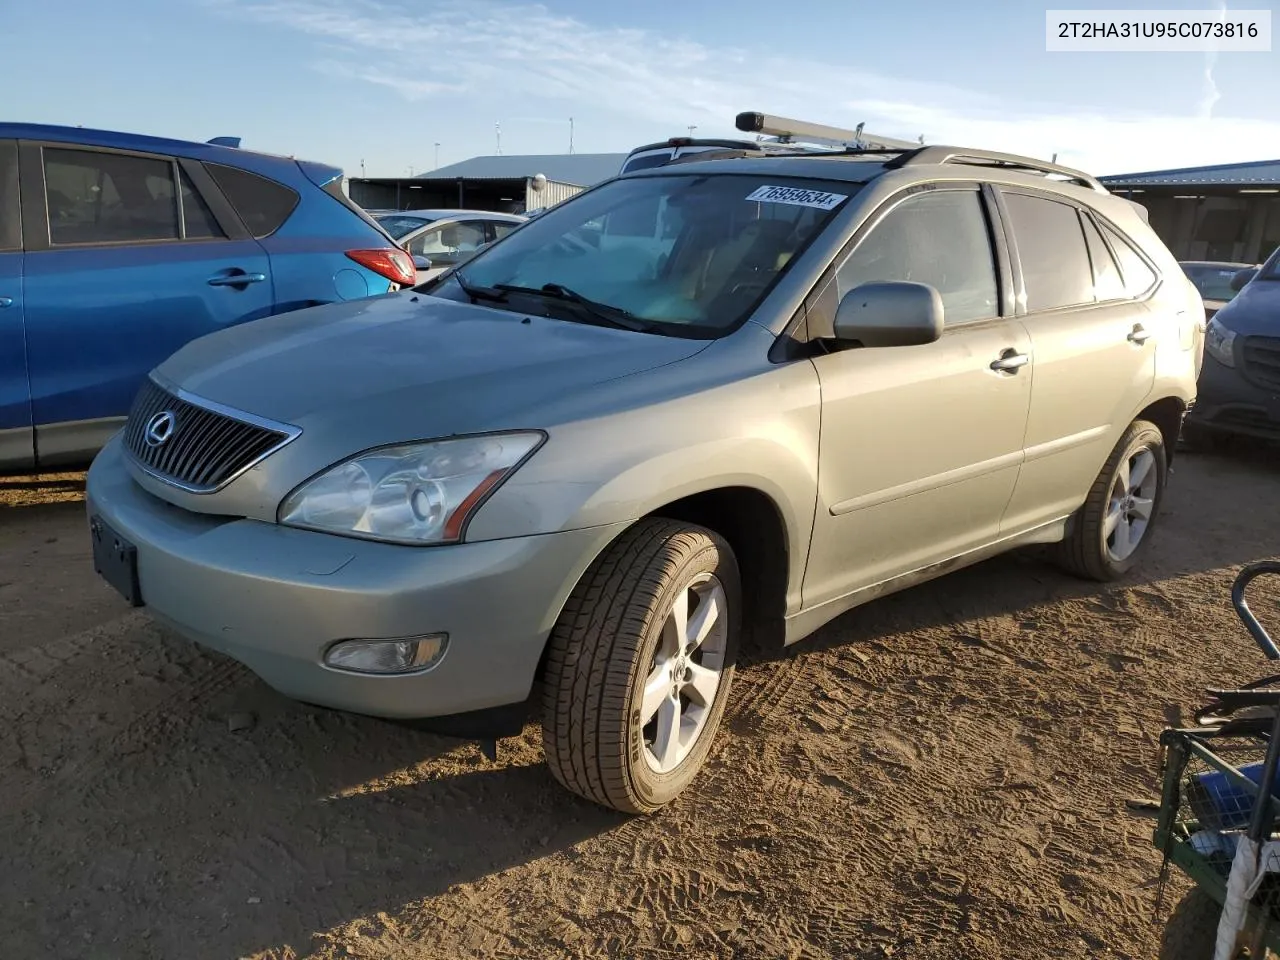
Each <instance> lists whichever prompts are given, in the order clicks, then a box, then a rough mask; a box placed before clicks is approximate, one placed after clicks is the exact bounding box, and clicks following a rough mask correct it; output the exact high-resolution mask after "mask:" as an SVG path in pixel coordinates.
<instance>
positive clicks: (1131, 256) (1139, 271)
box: [1103, 224, 1156, 297]
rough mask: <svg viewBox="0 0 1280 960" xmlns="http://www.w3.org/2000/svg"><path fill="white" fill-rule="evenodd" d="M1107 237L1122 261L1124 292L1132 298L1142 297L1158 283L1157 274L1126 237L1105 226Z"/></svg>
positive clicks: (1121, 270)
mask: <svg viewBox="0 0 1280 960" xmlns="http://www.w3.org/2000/svg"><path fill="white" fill-rule="evenodd" d="M1103 229H1104V230H1106V231H1107V237H1108V238H1109V239H1110V240H1111V249H1113V250H1115V252H1116V256H1117V257H1118V258H1119V260H1120V273H1121V274H1122V275H1123V277H1124V292H1125V293H1126V294H1127V295H1128V296H1130V297H1140V296H1142V295H1143V294H1144V293H1146V292H1147V291H1148V290H1150V289H1151V288H1152V287H1153V286H1155V282H1156V273H1155V271H1154V270H1152V269H1151V268H1150V267H1149V266H1147V262H1146V261H1145V260H1143V259H1142V257H1140V256H1139V255H1138V252H1137V251H1136V250H1134V249H1133V246H1132V245H1131V244H1130V243H1129V241H1128V240H1126V239H1125V238H1124V237H1122V236H1120V234H1118V233H1117V232H1116V231H1114V230H1112V229H1111V228H1110V227H1108V226H1106V225H1105V224H1104V225H1103Z"/></svg>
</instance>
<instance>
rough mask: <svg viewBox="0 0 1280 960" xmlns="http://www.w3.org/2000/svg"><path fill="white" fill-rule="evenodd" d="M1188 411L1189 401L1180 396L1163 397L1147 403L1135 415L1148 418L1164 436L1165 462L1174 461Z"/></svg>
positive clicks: (1144, 418)
mask: <svg viewBox="0 0 1280 960" xmlns="http://www.w3.org/2000/svg"><path fill="white" fill-rule="evenodd" d="M1186 412H1187V403H1186V401H1184V400H1183V399H1182V398H1180V397H1174V396H1169V397H1161V398H1160V399H1159V400H1155V401H1153V402H1152V403H1149V404H1147V405H1146V406H1145V407H1143V408H1142V409H1141V410H1140V411H1138V413H1137V414H1136V415H1135V416H1134V418H1133V419H1134V420H1146V421H1148V422H1150V423H1154V424H1155V425H1156V427H1157V428H1159V430H1160V434H1161V436H1163V437H1164V458H1165V462H1166V463H1169V464H1172V463H1173V454H1174V450H1175V449H1176V447H1177V444H1178V436H1179V434H1181V432H1182V418H1183V416H1184V415H1185V414H1186Z"/></svg>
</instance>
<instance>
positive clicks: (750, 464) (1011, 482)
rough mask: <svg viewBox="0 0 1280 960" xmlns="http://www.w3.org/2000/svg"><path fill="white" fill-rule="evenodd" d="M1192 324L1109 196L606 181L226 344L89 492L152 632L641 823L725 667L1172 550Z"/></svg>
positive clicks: (839, 183) (182, 368) (160, 386)
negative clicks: (821, 637)
mask: <svg viewBox="0 0 1280 960" xmlns="http://www.w3.org/2000/svg"><path fill="white" fill-rule="evenodd" d="M1202 318H1203V310H1202V307H1201V303H1200V299H1199V296H1198V294H1197V293H1196V290H1195V288H1194V287H1193V286H1192V285H1191V284H1190V283H1189V282H1188V281H1187V279H1186V277H1185V276H1184V275H1183V273H1182V271H1181V270H1180V269H1179V267H1178V264H1177V263H1176V262H1175V261H1174V259H1173V257H1172V256H1171V255H1170V254H1169V252H1168V251H1167V250H1166V249H1165V247H1164V246H1163V245H1162V244H1161V242H1160V241H1159V240H1158V239H1157V238H1156V236H1155V235H1154V234H1153V233H1152V231H1151V229H1150V228H1149V227H1148V225H1147V223H1146V221H1145V219H1144V217H1143V216H1142V215H1141V212H1140V209H1139V208H1138V207H1136V206H1135V205H1134V204H1132V203H1130V202H1129V201H1127V200H1124V199H1121V198H1119V197H1115V196H1112V195H1110V194H1108V193H1107V192H1106V190H1105V189H1104V188H1103V187H1102V186H1101V185H1100V184H1099V183H1098V181H1097V180H1095V179H1094V178H1092V177H1090V176H1088V175H1086V174H1083V173H1080V172H1078V171H1074V170H1070V169H1067V168H1063V167H1058V166H1052V165H1047V164H1044V163H1041V162H1038V161H1035V160H1031V159H1028V158H1023V157H1015V156H1010V155H1005V154H994V153H989V152H985V151H975V150H959V149H953V148H947V147H938V146H930V147H922V148H918V149H912V150H898V151H893V152H888V151H886V152H879V153H876V152H868V151H861V152H859V151H832V152H831V153H830V154H829V155H818V156H815V155H813V154H803V155H795V156H774V157H758V158H739V159H721V160H705V161H693V162H689V163H681V164H672V165H669V166H664V167H659V168H655V169H650V170H644V171H640V172H637V173H634V174H628V175H625V176H620V177H618V178H615V179H613V180H610V181H607V182H605V183H603V184H601V185H599V186H597V187H595V188H593V189H591V190H588V191H586V192H584V193H582V194H580V195H578V196H576V197H574V198H573V199H571V200H569V201H567V202H565V203H562V204H560V205H558V206H555V207H553V208H551V209H549V210H547V211H546V212H545V213H544V214H543V215H542V216H540V217H538V218H537V219H535V220H532V221H530V222H529V223H528V224H527V225H525V226H524V227H522V228H521V229H520V230H518V231H516V232H514V233H512V234H510V235H509V236H507V237H506V238H504V239H502V240H499V241H498V242H496V243H494V244H493V245H492V246H490V247H488V248H486V249H484V250H483V251H482V252H481V253H479V254H478V255H477V256H476V257H475V258H474V259H472V260H470V261H469V262H468V263H466V264H464V265H462V266H461V267H459V268H457V269H455V270H453V271H450V272H449V273H447V274H445V275H443V276H441V277H440V278H437V279H435V280H432V281H430V282H428V283H427V284H424V285H420V286H419V287H417V288H415V289H411V290H405V291H401V292H398V293H394V294H388V295H386V296H382V297H377V298H373V299H369V300H365V301H361V302H354V303H341V304H334V305H330V306H322V307H317V308H314V309H308V310H302V311H299V312H295V313H289V314H286V315H282V316H276V317H270V318H267V319H263V320H260V321H256V322H254V323H251V324H247V325H244V326H239V327H235V328H232V329H228V330H225V331H223V332H220V333H215V334H213V335H210V336H207V337H204V338H203V339H200V340H197V341H195V342H193V343H191V344H190V345H188V346H186V347H184V348H183V349H182V350H180V351H179V352H178V353H177V354H175V355H174V356H172V357H171V358H170V359H169V360H167V361H166V362H164V363H162V364H161V365H160V366H159V367H157V368H156V369H155V371H154V372H153V373H152V374H151V377H150V380H149V382H148V384H147V385H146V387H145V388H144V389H143V390H142V392H141V394H140V395H139V396H138V398H137V401H136V403H135V405H134V407H133V411H132V413H131V415H130V418H129V420H128V423H127V425H126V426H125V428H124V429H123V431H122V432H121V433H120V434H119V435H118V436H116V437H115V438H114V439H113V440H112V441H111V442H110V443H109V445H108V446H107V447H106V449H105V450H104V451H103V452H102V453H101V454H100V455H99V457H98V458H97V460H96V462H95V463H94V464H93V467H92V470H91V471H90V473H89V480H88V513H89V521H90V530H91V534H92V537H93V546H94V558H95V564H96V566H97V568H98V570H99V572H100V573H101V574H102V576H103V577H105V578H106V579H107V580H108V581H109V582H110V583H112V584H113V585H115V586H116V587H117V588H118V589H119V590H120V591H121V592H122V593H123V594H124V596H125V597H126V598H128V600H129V601H130V602H132V603H133V604H135V605H138V606H145V608H146V610H147V611H148V612H149V613H150V614H151V615H152V616H154V617H155V619H156V620H158V621H160V622H162V623H165V624H167V625H169V626H170V627H171V628H172V629H174V630H176V631H177V632H179V633H180V634H182V635H184V636H186V637H188V638H190V639H191V640H194V641H195V642H197V643H200V644H203V645H206V646H208V647H211V648H213V649H215V650H219V651H222V652H223V653H225V654H228V655H230V656H231V657H234V658H235V659H237V660H239V661H241V662H243V663H244V664H246V665H248V667H249V668H251V669H252V670H253V671H255V672H256V673H257V674H258V676H260V677H261V678H262V679H263V680H264V681H266V682H267V683H268V684H270V685H271V686H272V687H274V688H276V689H277V690H279V691H281V692H283V693H284V694H287V695H288V696H291V697H295V698H297V699H299V700H302V701H306V702H308V703H312V704H318V705H322V706H327V707H333V708H338V709H342V710H348V711H354V712H358V713H362V714H369V715H374V716H380V717H386V718H393V719H398V720H412V721H415V722H422V721H424V720H429V723H426V724H424V725H426V726H428V727H429V728H433V729H439V730H443V731H444V732H448V733H453V734H455V735H462V736H475V737H481V738H485V739H493V738H496V737H500V736H505V735H510V734H513V733H515V732H518V731H519V730H520V729H522V726H523V724H524V722H525V720H526V717H527V716H528V714H529V713H530V711H532V712H533V714H534V715H535V716H536V717H537V719H539V720H540V721H541V724H542V731H543V740H544V743H545V750H546V756H547V759H548V762H549V764H550V767H551V769H552V771H553V772H554V774H555V776H556V777H557V778H559V780H560V781H561V782H562V783H563V784H564V785H565V786H566V787H568V788H569V789H570V790H573V791H575V792H577V793H578V794H581V795H582V796H584V797H588V798H590V799H591V800H593V801H596V802H598V803H600V804H604V805H606V806H609V807H613V808H616V809H618V810H623V811H630V812H635V813H646V812H651V811H654V810H656V809H658V808H659V807H661V806H662V805H663V804H665V803H667V802H668V801H670V800H671V799H672V798H673V797H675V796H676V795H677V794H679V793H680V791H681V790H682V789H683V788H685V787H686V786H687V785H688V784H689V783H690V781H691V780H692V779H693V778H694V776H695V774H696V773H697V771H698V769H699V767H700V766H701V765H702V764H703V762H704V760H705V759H706V757H707V755H708V752H709V751H710V750H711V749H712V744H713V740H714V737H715V734H716V730H717V727H718V725H719V722H720V718H721V715H722V713H723V711H724V709H725V703H726V700H727V699H728V697H729V691H730V685H731V682H732V679H733V669H734V662H735V658H736V656H737V654H738V651H739V649H740V648H742V647H743V646H744V645H745V644H747V643H748V642H750V643H753V644H758V643H775V644H779V645H781V644H790V643H794V642H796V641H798V640H800V639H802V638H803V637H805V636H806V635H807V634H809V633H811V632H813V631H814V630H816V629H817V628H818V627H820V626H822V625H823V624H824V623H826V622H827V621H829V620H831V619H832V618H834V617H836V616H838V615H840V614H841V613H843V612H845V611H847V610H849V609H850V608H852V607H855V606H857V605H858V604H860V603H863V602H866V601H868V600H871V599H872V598H875V597H878V596H882V595H884V594H885V593H888V592H891V591H894V590H898V589H901V588H903V587H906V586H910V585H912V584H915V583H918V582H920V581H922V580H925V579H927V578H929V577H932V576H935V575H938V574H940V573H943V572H945V571H949V570H954V569H956V568H957V567H959V566H962V565H964V564H968V563H972V562H974V561H978V560H980V559H982V558H984V557H989V556H991V555H993V554H995V553H998V552H1000V551H1004V550H1009V549H1011V548H1014V547H1017V546H1020V545H1024V544H1033V543H1034V544H1054V545H1055V547H1054V548H1053V549H1056V551H1057V553H1058V555H1059V556H1060V558H1061V562H1062V563H1063V564H1064V565H1065V566H1066V567H1067V568H1068V569H1069V570H1071V571H1073V572H1075V573H1077V574H1079V575H1082V576H1085V577H1089V578H1094V579H1097V580H1109V579H1112V578H1116V577H1119V576H1121V575H1123V574H1124V573H1125V572H1126V571H1128V570H1129V569H1130V568H1131V567H1132V566H1133V565H1134V563H1135V561H1137V560H1138V558H1139V557H1140V556H1141V554H1142V552H1143V550H1144V549H1146V548H1147V546H1148V542H1149V541H1150V539H1151V532H1152V527H1153V524H1155V522H1156V520H1157V517H1158V515H1159V508H1160V502H1161V498H1162V495H1163V493H1164V487H1165V482H1166V477H1167V470H1168V465H1169V461H1170V459H1171V457H1172V456H1173V450H1174V442H1175V439H1176V438H1177V436H1178V433H1179V429H1180V424H1181V422H1182V418H1183V414H1184V412H1185V411H1186V410H1187V408H1188V406H1189V405H1190V404H1191V403H1192V401H1193V399H1194V396H1195V390H1196V386H1195V384H1196V371H1197V368H1198V366H1199V362H1200V355H1201V348H1202V344H1201V333H1200V326H1201V323H1200V321H1201V320H1202Z"/></svg>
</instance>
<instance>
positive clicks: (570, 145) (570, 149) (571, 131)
mask: <svg viewBox="0 0 1280 960" xmlns="http://www.w3.org/2000/svg"><path fill="white" fill-rule="evenodd" d="M569 152H570V153H573V117H570V118H569Z"/></svg>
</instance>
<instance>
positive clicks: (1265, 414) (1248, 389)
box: [1187, 354, 1280, 440]
mask: <svg viewBox="0 0 1280 960" xmlns="http://www.w3.org/2000/svg"><path fill="white" fill-rule="evenodd" d="M1196 392H1197V396H1196V403H1195V406H1194V407H1193V408H1192V409H1191V412H1190V413H1189V414H1188V415H1187V424H1188V425H1190V426H1192V427H1195V428H1198V429H1205V430H1215V431H1221V432H1223V433H1236V434H1243V435H1245V436H1252V437H1263V438H1266V439H1272V440H1275V439H1280V393H1277V392H1275V391H1271V390H1266V389H1264V388H1262V387H1258V386H1256V385H1254V384H1252V383H1250V382H1249V381H1248V380H1246V379H1245V378H1244V376H1243V375H1242V374H1241V373H1240V371H1239V370H1238V369H1232V368H1231V367H1225V366H1223V365H1222V364H1221V363H1219V362H1218V361H1217V360H1215V359H1213V357H1211V356H1208V355H1207V354H1206V356H1205V358H1204V367H1203V368H1202V369H1201V371H1200V379H1199V382H1198V385H1197V391H1196Z"/></svg>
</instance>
